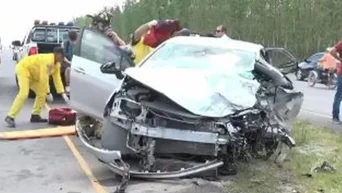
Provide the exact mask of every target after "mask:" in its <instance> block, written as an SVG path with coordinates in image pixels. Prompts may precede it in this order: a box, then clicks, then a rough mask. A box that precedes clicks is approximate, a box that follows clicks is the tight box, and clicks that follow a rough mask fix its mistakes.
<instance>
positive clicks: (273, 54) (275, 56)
mask: <svg viewBox="0 0 342 193" xmlns="http://www.w3.org/2000/svg"><path fill="white" fill-rule="evenodd" d="M267 56H268V57H267V58H268V60H266V61H267V62H268V63H270V64H271V65H272V66H274V67H277V68H281V67H283V65H288V64H290V63H294V62H295V61H294V58H293V57H292V56H291V55H289V53H287V52H286V51H285V50H284V49H276V48H275V49H269V50H268V51H267Z"/></svg>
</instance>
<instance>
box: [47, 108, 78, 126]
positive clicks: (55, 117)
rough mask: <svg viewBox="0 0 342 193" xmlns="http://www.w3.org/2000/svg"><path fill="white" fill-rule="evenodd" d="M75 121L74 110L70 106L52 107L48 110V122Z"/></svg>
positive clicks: (66, 122) (64, 123)
mask: <svg viewBox="0 0 342 193" xmlns="http://www.w3.org/2000/svg"><path fill="white" fill-rule="evenodd" d="M75 123H76V111H74V110H72V109H70V108H53V109H50V110H49V124H52V125H62V126H68V125H74V124H75Z"/></svg>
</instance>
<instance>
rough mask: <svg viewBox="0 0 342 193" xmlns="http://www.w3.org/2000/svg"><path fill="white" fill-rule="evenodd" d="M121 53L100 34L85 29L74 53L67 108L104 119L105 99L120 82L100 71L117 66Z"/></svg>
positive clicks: (110, 41)
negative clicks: (101, 68)
mask: <svg viewBox="0 0 342 193" xmlns="http://www.w3.org/2000/svg"><path fill="white" fill-rule="evenodd" d="M121 56H122V51H121V50H120V48H119V47H118V46H116V45H115V44H114V43H113V41H112V40H110V39H109V38H108V37H107V36H105V35H104V34H103V33H101V32H99V31H96V30H92V29H89V28H85V29H83V30H82V31H81V33H80V38H79V42H78V44H77V45H76V47H75V49H74V56H73V59H72V64H71V74H70V104H71V106H72V108H74V109H75V110H77V111H78V112H79V113H82V114H86V115H90V116H93V117H97V118H102V117H103V110H104V107H105V103H106V101H107V98H108V97H109V95H110V94H111V92H112V91H113V90H114V89H115V88H116V87H117V86H118V84H119V82H120V80H119V79H117V78H116V76H115V75H113V74H103V73H102V72H101V70H100V67H101V65H102V64H104V63H108V62H111V63H112V62H120V59H121Z"/></svg>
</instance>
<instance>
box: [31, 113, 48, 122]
mask: <svg viewBox="0 0 342 193" xmlns="http://www.w3.org/2000/svg"><path fill="white" fill-rule="evenodd" d="M30 122H31V123H47V122H48V120H47V119H43V118H42V117H41V116H40V115H31V119H30Z"/></svg>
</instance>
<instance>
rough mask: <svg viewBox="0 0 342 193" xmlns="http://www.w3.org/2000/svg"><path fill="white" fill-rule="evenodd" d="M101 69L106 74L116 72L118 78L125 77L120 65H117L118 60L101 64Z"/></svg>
mask: <svg viewBox="0 0 342 193" xmlns="http://www.w3.org/2000/svg"><path fill="white" fill-rule="evenodd" d="M100 70H101V72H102V73H104V74H115V76H116V77H117V78H118V79H120V80H121V79H123V77H124V75H123V74H122V72H121V70H120V66H117V63H116V62H107V63H104V64H102V65H101V67H100Z"/></svg>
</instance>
